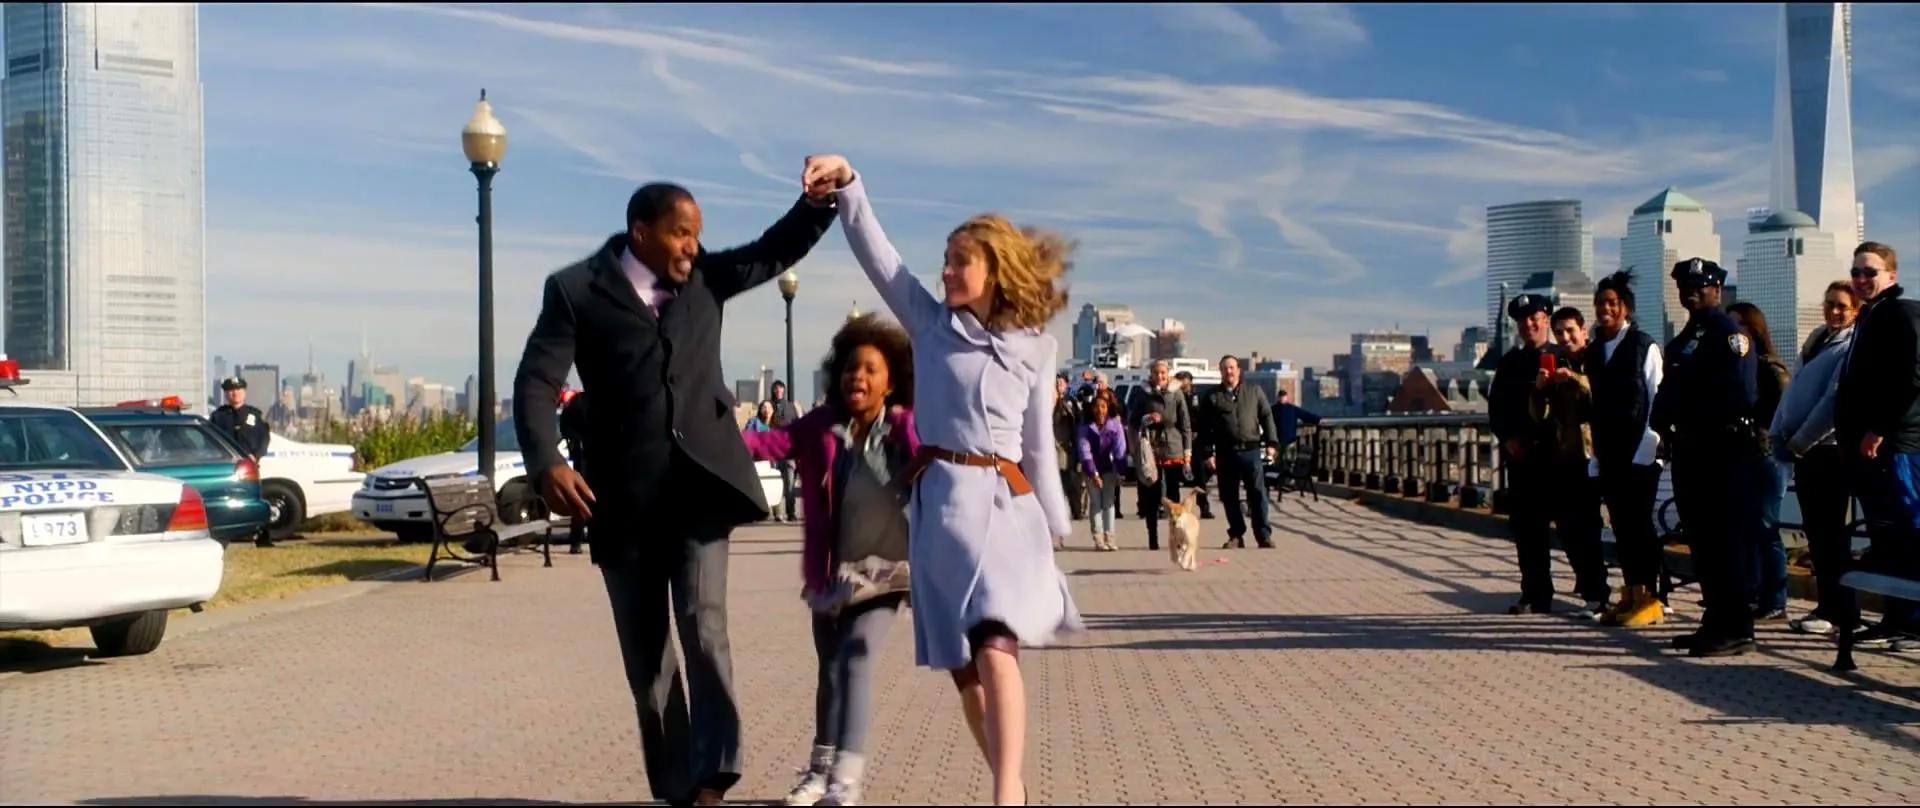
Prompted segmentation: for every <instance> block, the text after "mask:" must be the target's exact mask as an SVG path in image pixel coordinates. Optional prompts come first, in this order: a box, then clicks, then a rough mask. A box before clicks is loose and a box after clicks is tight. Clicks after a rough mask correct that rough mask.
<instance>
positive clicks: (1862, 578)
mask: <svg viewBox="0 0 1920 808" xmlns="http://www.w3.org/2000/svg"><path fill="white" fill-rule="evenodd" d="M1840 585H1841V586H1843V587H1846V588H1847V589H1851V590H1853V591H1854V592H1856V593H1857V592H1871V593H1873V594H1875V595H1879V596H1881V597H1885V598H1898V599H1900V600H1912V601H1920V581H1915V580H1911V579H1908V578H1902V577H1899V576H1897V575H1888V574H1886V573H1884V572H1868V571H1866V570H1854V571H1852V572H1849V573H1847V574H1845V575H1842V576H1840ZM1858 614H1859V612H1858V611H1855V612H1854V615H1856V617H1857V616H1858ZM1852 622H1853V623H1854V625H1845V626H1843V625H1835V626H1834V628H1835V629H1837V630H1838V631H1837V632H1836V633H1837V634H1839V635H1840V651H1839V653H1838V654H1836V655H1835V656H1834V659H1833V669H1834V670H1835V671H1839V672H1845V671H1850V670H1853V669H1854V668H1855V665H1854V664H1853V640H1854V637H1853V635H1854V632H1855V631H1856V630H1857V629H1858V628H1859V625H1858V623H1859V621H1858V620H1857V619H1856V620H1854V621H1852Z"/></svg>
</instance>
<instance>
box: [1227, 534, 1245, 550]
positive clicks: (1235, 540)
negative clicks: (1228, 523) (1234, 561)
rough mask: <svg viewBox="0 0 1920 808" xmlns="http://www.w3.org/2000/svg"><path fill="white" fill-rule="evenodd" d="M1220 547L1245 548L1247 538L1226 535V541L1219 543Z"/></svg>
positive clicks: (1228, 548)
mask: <svg viewBox="0 0 1920 808" xmlns="http://www.w3.org/2000/svg"><path fill="white" fill-rule="evenodd" d="M1220 549H1222V550H1245V549H1247V538H1246V537H1245V536H1228V537H1227V543H1226V544H1222V545H1220Z"/></svg>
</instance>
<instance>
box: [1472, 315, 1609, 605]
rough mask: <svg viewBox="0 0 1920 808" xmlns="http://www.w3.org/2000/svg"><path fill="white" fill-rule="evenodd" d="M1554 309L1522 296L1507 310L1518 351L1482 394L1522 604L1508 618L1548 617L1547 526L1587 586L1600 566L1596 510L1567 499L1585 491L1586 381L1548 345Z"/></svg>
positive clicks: (1565, 355) (1569, 358)
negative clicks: (1508, 507)
mask: <svg viewBox="0 0 1920 808" xmlns="http://www.w3.org/2000/svg"><path fill="white" fill-rule="evenodd" d="M1552 310H1553V304H1552V301H1551V300H1550V299H1548V298H1547V297H1545V296H1543V295H1532V294H1523V295H1520V296H1518V297H1515V298H1514V299H1513V300H1512V301H1511V302H1509V303H1508V304H1507V316H1509V317H1512V318H1513V321H1514V336H1515V337H1516V340H1517V344H1516V345H1515V346H1514V347H1513V349H1512V350H1510V351H1508V352H1507V354H1506V355H1505V356H1502V357H1500V364H1499V365H1498V366H1497V367H1496V369H1495V370H1494V375H1493V387H1492V389H1491V390H1489V391H1488V392H1487V405H1488V406H1487V414H1488V418H1489V420H1490V421H1491V422H1492V426H1493V433H1494V435H1495V436H1496V437H1498V438H1499V440H1500V447H1501V450H1502V454H1503V460H1502V463H1503V465H1504V467H1505V469H1506V472H1507V490H1508V491H1509V492H1510V494H1509V496H1510V499H1509V501H1510V502H1511V503H1512V513H1511V516H1510V517H1509V519H1508V520H1507V524H1508V525H1509V526H1510V527H1511V529H1512V530H1513V543H1514V552H1515V554H1516V556H1517V560H1518V562H1519V565H1520V599H1519V600H1518V601H1516V602H1515V603H1514V604H1513V606H1511V607H1509V608H1508V609H1507V613H1508V614H1547V613H1550V612H1552V611H1553V596H1554V591H1553V566H1552V565H1553V543H1552V538H1551V537H1552V534H1551V533H1550V532H1549V528H1550V527H1558V528H1559V530H1560V534H1561V536H1562V537H1563V539H1565V540H1566V541H1567V544H1568V545H1569V546H1568V552H1567V556H1568V560H1569V561H1570V562H1571V563H1572V564H1573V565H1574V568H1575V574H1576V575H1579V576H1580V577H1581V578H1582V580H1583V582H1584V583H1586V584H1591V578H1592V577H1593V574H1592V570H1591V567H1592V566H1593V564H1594V563H1595V562H1596V561H1599V560H1600V556H1599V547H1598V544H1599V534H1598V531H1597V530H1595V529H1594V527H1595V526H1594V525H1592V524H1590V522H1591V521H1592V520H1593V519H1594V518H1595V517H1597V516H1598V513H1597V511H1595V510H1594V509H1593V508H1591V507H1581V504H1582V503H1581V500H1580V498H1578V497H1569V496H1565V492H1566V491H1568V490H1570V489H1571V488H1573V487H1574V486H1575V485H1584V484H1585V478H1586V475H1587V452H1588V446H1587V440H1588V438H1587V432H1586V429H1585V424H1586V420H1587V410H1588V408H1589V407H1590V406H1591V404H1592V396H1591V394H1590V393H1589V392H1588V386H1587V380H1586V377H1585V376H1583V375H1581V374H1580V373H1578V372H1576V371H1575V370H1574V368H1575V366H1576V365H1575V362H1574V361H1573V353H1572V351H1570V350H1568V349H1567V347H1566V346H1564V345H1560V344H1558V343H1555V342H1553V341H1552V330H1551V327H1550V322H1549V318H1548V313H1549V312H1551V311H1552ZM1588 504H1589V505H1590V503H1588ZM1589 534H1591V537H1592V542H1591V544H1592V545H1593V546H1591V547H1589V546H1588V545H1589V542H1588V541H1587V538H1588V537H1589ZM1576 545H1577V546H1576ZM1601 570H1602V576H1601V578H1600V581H1601V583H1600V585H1599V591H1597V592H1583V593H1582V594H1583V595H1587V596H1589V599H1590V600H1591V599H1593V596H1596V595H1597V596H1598V598H1599V599H1602V600H1604V599H1605V598H1606V595H1607V593H1606V591H1605V587H1606V584H1605V580H1606V579H1605V577H1604V571H1605V567H1602V568H1601ZM1582 573H1585V574H1584V575H1582ZM1603 608H1604V607H1603Z"/></svg>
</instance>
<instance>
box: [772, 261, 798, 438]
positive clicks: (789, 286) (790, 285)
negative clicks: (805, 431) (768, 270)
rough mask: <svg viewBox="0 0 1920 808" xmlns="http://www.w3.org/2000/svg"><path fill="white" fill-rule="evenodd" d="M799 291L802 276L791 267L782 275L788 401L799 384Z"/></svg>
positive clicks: (781, 292) (781, 295) (781, 291)
mask: <svg viewBox="0 0 1920 808" xmlns="http://www.w3.org/2000/svg"><path fill="white" fill-rule="evenodd" d="M799 292H800V276H799V275H795V274H793V270H791V269H789V270H787V274H785V275H781V276H780V299H781V300H785V301H787V401H793V399H794V396H793V391H794V389H795V388H796V387H798V385H799V382H798V381H796V380H795V379H794V378H793V296H794V295H795V294H798V293H799ZM775 406H779V405H775ZM794 407H795V408H796V409H797V408H798V407H799V405H798V404H795V405H794ZM778 414H779V413H775V415H778Z"/></svg>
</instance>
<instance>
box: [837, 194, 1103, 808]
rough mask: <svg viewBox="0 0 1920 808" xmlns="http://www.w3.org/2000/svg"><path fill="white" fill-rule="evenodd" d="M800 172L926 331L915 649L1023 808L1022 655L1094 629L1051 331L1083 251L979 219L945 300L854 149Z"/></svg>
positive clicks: (907, 320)
mask: <svg viewBox="0 0 1920 808" xmlns="http://www.w3.org/2000/svg"><path fill="white" fill-rule="evenodd" d="M801 182H802V184H804V185H805V186H806V187H807V188H809V189H811V190H813V191H814V192H816V193H817V194H824V193H827V192H829V191H832V192H834V193H835V194H836V196H837V203H838V205H839V209H840V226H841V228H842V229H844V230H845V231H846V234H847V242H848V244H850V245H851V246H852V248H853V254H854V257H855V258H856V259H858V260H859V262H860V267H861V269H863V270H865V271H866V273H867V277H868V278H869V279H870V280H872V281H873V285H874V286H875V287H876V288H878V289H879V291H880V295H881V297H883V298H885V300H886V302H887V306H888V307H889V308H891V309H892V310H893V313H894V315H895V316H897V317H899V318H900V322H901V324H902V325H904V326H905V327H906V329H907V333H908V334H910V335H912V337H913V342H914V349H915V350H914V363H915V370H916V371H917V372H918V377H917V378H918V380H919V384H920V390H919V392H920V393H921V395H920V401H921V410H920V413H919V415H920V419H919V422H918V427H919V433H920V439H921V441H922V444H923V445H922V447H921V449H920V452H919V454H918V455H917V456H916V463H915V464H914V467H913V469H912V470H911V471H910V474H909V477H908V479H910V480H912V481H913V485H914V488H913V501H912V505H911V506H910V507H909V512H910V514H911V516H910V518H909V519H908V522H909V524H910V525H911V527H912V540H911V541H910V542H909V546H910V548H911V553H912V558H913V567H912V570H913V592H914V601H913V603H914V620H913V639H914V655H915V658H916V659H917V660H918V662H919V664H920V665H922V666H925V667H930V668H936V669H940V670H946V671H949V672H951V673H952V675H953V678H954V682H955V684H956V685H957V686H958V687H959V689H960V702H961V705H962V707H963V709H964V710H965V712H966V717H967V725H968V727H969V728H970V729H972V730H973V733H974V740H975V741H976V742H977V743H978V744H979V745H980V749H981V753H982V754H983V755H984V756H985V757H986V760H987V765H988V767H989V768H990V769H991V770H992V772H993V796H994V801H995V802H996V803H997V804H1000V805H1024V804H1025V803H1026V787H1025V784H1024V781H1023V778H1022V772H1021V762H1022V759H1023V758H1024V756H1025V751H1026V750H1025V745H1026V724H1027V706H1026V689H1025V683H1024V682H1023V681H1022V680H1021V676H1020V662H1019V649H1020V646H1022V645H1026V646H1029V647H1034V646H1042V645H1046V644H1048V643H1049V642H1050V641H1051V640H1052V639H1053V638H1054V636H1055V635H1056V634H1058V633H1061V632H1064V631H1080V630H1081V629H1082V623H1081V619H1080V612H1079V609H1078V608H1076V607H1075V606H1074V603H1073V597H1072V595H1071V594H1070V593H1069V592H1068V591H1067V580H1066V576H1064V575H1062V574H1061V572H1060V568H1059V567H1058V566H1056V565H1055V563H1054V556H1053V546H1054V541H1055V539H1056V538H1060V537H1065V536H1066V535H1067V534H1068V533H1069V532H1070V531H1071V530H1072V522H1071V521H1070V520H1069V518H1068V511H1067V500H1066V497H1065V496H1064V495H1063V494H1062V492H1061V486H1060V470H1059V468H1058V465H1059V459H1058V458H1057V457H1056V456H1055V453H1054V446H1053V423H1052V414H1053V377H1054V371H1055V369H1056V368H1057V367H1058V365H1059V346H1058V345H1057V344H1056V343H1055V342H1054V339H1053V337H1051V336H1048V335H1047V334H1046V332H1045V328H1046V324H1047V321H1048V320H1050V319H1052V318H1053V316H1054V315H1055V314H1056V313H1058V312H1059V311H1060V310H1061V309H1063V308H1065V307H1066V305H1067V295H1066V291H1065V290H1064V289H1062V288H1061V286H1060V280H1061V276H1062V275H1064V274H1065V273H1066V271H1067V256H1068V253H1069V252H1070V251H1071V249H1072V248H1071V245H1069V244H1068V243H1067V242H1066V241H1065V240H1063V239H1061V238H1060V237H1058V236H1055V235H1052V234H1048V233H1044V232H1040V231H1035V230H1022V229H1019V228H1016V227H1014V226H1013V225H1012V224H1011V223H1009V222H1008V221H1007V220H1006V219H1004V218H1001V217H999V216H995V215H985V216H976V217H974V218H973V219H970V220H968V221H967V222H965V223H963V224H961V225H960V226H959V227H958V228H955V229H954V231H953V233H952V234H951V235H949V236H948V237H947V250H946V266H945V268H944V269H942V271H941V273H940V279H941V281H942V287H943V289H942V293H943V294H942V295H941V296H940V297H936V296H934V295H933V294H932V293H930V292H929V291H928V290H927V288H926V287H925V286H922V285H921V284H920V281H919V280H918V279H916V278H914V276H913V274H912V273H910V272H908V271H907V268H906V266H905V265H904V264H902V263H901V260H900V254H899V253H898V252H897V251H895V250H894V248H893V245H892V244H890V243H889V242H888V241H887V235H886V233H885V232H884V231H883V230H881V228H880V223H879V221H878V220H877V219H875V218H874V214H873V207H872V205H870V204H869V203H868V202H867V194H866V189H865V188H864V187H863V185H862V183H861V181H860V178H859V177H857V176H856V175H855V174H854V172H853V168H852V167H851V166H849V165H848V164H847V161H846V160H845V159H844V158H841V157H810V158H808V159H807V166H806V171H805V174H804V175H803V176H802V178H801Z"/></svg>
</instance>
